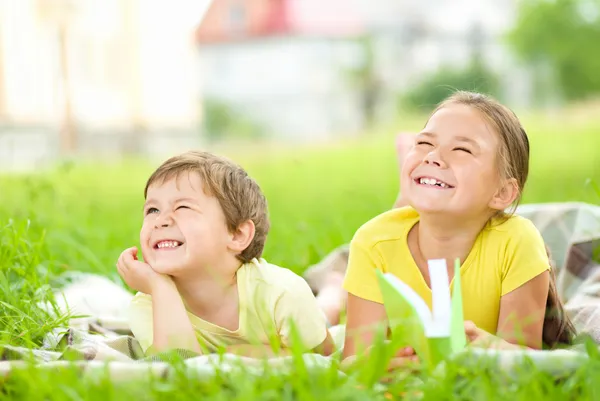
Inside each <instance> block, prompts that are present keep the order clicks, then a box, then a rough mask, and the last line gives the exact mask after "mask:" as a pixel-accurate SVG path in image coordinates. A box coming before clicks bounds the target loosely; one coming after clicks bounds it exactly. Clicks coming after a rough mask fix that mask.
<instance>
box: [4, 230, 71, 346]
mask: <svg viewBox="0 0 600 401" xmlns="http://www.w3.org/2000/svg"><path fill="white" fill-rule="evenodd" d="M53 267H54V266H53V262H52V261H51V260H50V258H49V255H48V252H47V249H46V247H45V243H44V238H43V234H39V233H35V232H34V230H32V228H31V225H30V222H29V221H14V220H12V219H11V220H8V221H6V220H2V219H0V340H1V341H2V342H3V343H9V344H12V345H19V346H29V347H38V346H40V345H41V344H42V341H43V338H44V336H45V335H46V334H47V333H48V332H49V331H50V330H52V329H53V328H54V327H56V326H58V325H59V324H60V323H62V322H63V318H64V317H62V316H58V313H54V312H57V310H56V307H55V303H54V298H53V294H52V291H51V288H50V285H49V284H50V283H49V278H50V277H52V275H53V273H54V271H53Z"/></svg>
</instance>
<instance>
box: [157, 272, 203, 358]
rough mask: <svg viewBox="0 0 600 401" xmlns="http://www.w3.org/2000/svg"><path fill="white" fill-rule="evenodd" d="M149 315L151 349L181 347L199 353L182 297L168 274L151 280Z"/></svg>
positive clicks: (159, 350) (198, 345)
mask: <svg viewBox="0 0 600 401" xmlns="http://www.w3.org/2000/svg"><path fill="white" fill-rule="evenodd" d="M152 318H153V319H152V320H153V332H154V335H153V342H152V346H151V349H152V350H153V351H154V352H161V351H167V350H171V349H175V348H180V349H187V350H191V351H194V352H196V353H198V354H201V353H202V352H201V349H200V344H198V339H197V338H196V333H195V331H194V327H193V326H192V323H191V322H190V319H189V317H188V315H187V311H186V309H185V305H184V304H183V300H182V299H181V296H180V295H179V292H178V291H177V287H176V286H175V283H174V282H173V281H172V280H171V279H170V278H168V277H165V278H162V277H161V278H160V279H157V280H154V281H153V283H152Z"/></svg>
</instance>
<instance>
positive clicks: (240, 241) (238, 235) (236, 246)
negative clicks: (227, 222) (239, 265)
mask: <svg viewBox="0 0 600 401" xmlns="http://www.w3.org/2000/svg"><path fill="white" fill-rule="evenodd" d="M255 230H256V229H255V226H254V222H253V221H252V220H246V221H244V222H243V223H242V224H240V225H239V226H238V228H237V229H236V230H235V231H234V232H233V233H232V234H231V239H230V241H229V249H231V250H232V251H233V252H235V254H240V253H242V251H243V250H244V249H246V248H248V246H249V245H250V243H251V242H252V240H253V239H254V233H255Z"/></svg>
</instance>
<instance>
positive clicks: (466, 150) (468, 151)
mask: <svg viewBox="0 0 600 401" xmlns="http://www.w3.org/2000/svg"><path fill="white" fill-rule="evenodd" d="M454 150H460V151H462V152H467V153H468V154H473V153H472V152H471V151H470V150H469V149H467V148H454Z"/></svg>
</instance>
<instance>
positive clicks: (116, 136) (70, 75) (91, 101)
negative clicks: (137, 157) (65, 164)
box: [0, 0, 210, 168]
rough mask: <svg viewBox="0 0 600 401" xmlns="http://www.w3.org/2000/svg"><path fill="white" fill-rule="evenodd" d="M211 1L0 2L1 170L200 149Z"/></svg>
mask: <svg viewBox="0 0 600 401" xmlns="http://www.w3.org/2000/svg"><path fill="white" fill-rule="evenodd" d="M209 2H210V0H177V1H175V2H171V3H169V7H168V13H165V3H164V2H163V1H160V0H103V1H97V0H8V1H0V168H1V167H8V166H11V167H13V168H31V167H32V166H34V165H35V164H36V163H37V162H42V161H45V160H51V159H54V158H55V157H56V156H58V155H66V156H69V155H74V154H79V155H81V154H84V155H87V154H94V155H102V156H106V157H109V156H111V155H115V154H121V153H123V152H139V153H142V154H151V155H152V154H158V153H161V154H162V153H171V152H172V151H176V150H179V149H187V148H189V147H192V146H196V144H197V143H198V140H199V137H200V132H199V108H200V103H199V101H200V99H199V97H198V87H197V82H198V72H197V64H196V62H197V54H196V51H195V45H194V30H195V28H196V26H197V25H198V23H199V22H200V20H201V19H202V16H203V15H204V13H205V11H206V8H207V6H208V4H209Z"/></svg>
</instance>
